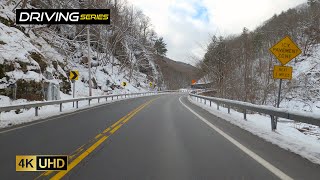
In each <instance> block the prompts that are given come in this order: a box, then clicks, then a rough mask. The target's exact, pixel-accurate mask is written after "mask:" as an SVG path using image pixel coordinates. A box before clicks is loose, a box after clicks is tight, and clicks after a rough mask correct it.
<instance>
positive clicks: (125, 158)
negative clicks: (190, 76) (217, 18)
mask: <svg viewBox="0 0 320 180" xmlns="http://www.w3.org/2000/svg"><path fill="white" fill-rule="evenodd" d="M183 104H184V105H183ZM199 115H200V116H201V117H199ZM0 148H1V153H0V160H1V161H0V168H1V170H0V172H1V173H0V179H34V178H37V177H38V178H39V179H48V178H61V177H62V178H64V179H139V180H140V179H280V178H283V179H290V178H293V179H320V166H319V165H316V164H313V163H311V162H309V161H308V160H305V159H303V158H302V157H300V156H298V155H295V154H293V153H290V152H288V151H285V150H283V149H281V148H279V147H277V146H275V145H273V144H271V143H268V142H266V141H264V140H262V139H261V138H259V137H256V136H254V135H252V134H251V133H249V132H246V131H244V130H242V129H240V128H238V127H236V126H234V125H232V124H230V123H228V122H226V121H224V120H221V119H219V118H216V117H215V116H213V115H211V114H210V113H208V112H206V111H205V110H203V109H201V108H199V107H197V106H195V105H193V104H191V103H190V102H188V100H187V98H186V96H185V95H181V94H172V95H161V96H151V97H141V98H136V99H129V100H124V101H119V102H115V103H112V104H107V105H103V106H99V107H95V108H94V109H90V110H86V111H83V112H77V113H74V114H69V115H66V116H63V117H59V118H55V119H52V120H50V121H46V122H43V123H38V124H34V125H30V126H27V127H22V128H19V129H13V130H10V131H5V132H1V131H0ZM76 150H78V151H76ZM23 154H26V155H33V154H35V155H36V154H43V155H54V154H65V155H72V156H70V161H69V170H68V171H61V172H44V173H41V172H15V156H16V155H23Z"/></svg>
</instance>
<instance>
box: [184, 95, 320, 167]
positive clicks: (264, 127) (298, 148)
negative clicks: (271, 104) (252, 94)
mask: <svg viewBox="0 0 320 180" xmlns="http://www.w3.org/2000/svg"><path fill="white" fill-rule="evenodd" d="M188 99H189V101H190V102H192V103H193V104H195V105H197V106H199V107H201V108H203V109H205V110H207V111H208V112H210V113H211V114H213V115H215V116H217V117H220V118H222V119H224V120H226V121H228V122H230V123H232V124H234V125H236V126H238V127H240V128H242V129H245V130H246V131H249V132H251V133H252V134H255V135H257V136H259V137H261V138H263V139H265V140H266V141H268V142H271V143H272V144H275V145H278V146H279V147H281V148H283V149H286V150H289V151H291V152H293V153H296V154H299V155H301V156H302V157H304V158H306V159H308V160H310V161H312V162H314V163H317V164H320V128H319V127H318V126H313V125H310V124H305V123H296V122H293V121H290V120H287V119H279V121H278V126H277V130H276V132H273V131H271V125H270V124H271V123H270V117H267V116H263V115H259V114H247V120H244V119H243V114H242V113H240V112H237V111H235V110H232V109H231V111H230V114H228V109H227V108H223V107H221V106H220V108H219V109H220V110H217V105H216V104H214V103H213V104H212V107H210V106H209V105H208V104H207V105H205V104H203V103H201V102H197V101H196V100H194V99H192V98H190V97H188ZM298 129H299V130H300V131H305V132H304V133H302V132H300V131H299V130H298Z"/></svg>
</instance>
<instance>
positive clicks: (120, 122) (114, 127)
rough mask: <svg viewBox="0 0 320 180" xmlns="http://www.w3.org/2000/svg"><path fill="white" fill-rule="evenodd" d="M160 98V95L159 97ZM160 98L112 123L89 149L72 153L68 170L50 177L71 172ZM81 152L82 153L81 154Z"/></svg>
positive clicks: (60, 176) (47, 173)
mask: <svg viewBox="0 0 320 180" xmlns="http://www.w3.org/2000/svg"><path fill="white" fill-rule="evenodd" d="M158 98H159V97H158ZM158 98H154V99H152V100H150V101H148V102H146V103H144V104H142V105H141V106H139V107H137V108H136V109H134V110H133V111H131V112H129V113H128V114H127V115H125V116H124V117H122V118H121V119H119V120H118V121H117V122H115V123H114V124H112V125H111V126H110V127H108V128H106V129H105V130H104V131H103V132H102V133H100V134H98V135H96V136H95V138H94V139H93V140H92V141H90V142H91V144H92V142H93V144H92V145H91V146H89V147H88V148H87V149H84V146H85V145H83V146H81V147H80V148H78V149H77V150H76V151H75V153H73V154H74V155H70V156H69V158H71V159H73V160H72V161H71V163H69V165H68V170H66V171H58V173H57V174H55V175H53V176H52V177H51V178H50V179H61V178H62V177H63V176H65V175H66V174H67V173H68V172H70V171H71V170H72V169H73V168H74V167H76V166H77V165H78V164H79V163H80V162H81V161H82V160H84V159H85V158H86V157H87V156H88V155H89V154H90V153H92V152H93V151H94V150H95V149H96V148H97V147H99V146H100V145H101V144H102V143H103V142H104V141H105V140H107V139H108V138H109V137H110V136H111V135H112V134H114V133H115V132H116V131H117V130H118V129H120V128H121V126H122V125H124V124H125V123H126V122H128V121H129V120H130V119H131V118H132V117H133V116H134V115H136V114H137V113H138V112H139V111H141V110H142V109H143V108H145V107H146V106H148V105H149V104H150V103H152V102H153V101H155V100H156V99H158ZM80 153H81V154H80ZM77 154H80V155H79V156H77V157H75V156H76V155H77ZM53 172H54V171H46V172H44V173H43V174H41V175H40V176H39V177H37V178H36V179H38V178H41V177H45V176H47V177H48V176H49V175H51V174H52V173H53Z"/></svg>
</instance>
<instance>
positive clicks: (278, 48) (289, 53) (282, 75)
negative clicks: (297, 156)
mask: <svg viewBox="0 0 320 180" xmlns="http://www.w3.org/2000/svg"><path fill="white" fill-rule="evenodd" d="M269 50H270V51H271V53H272V54H273V55H275V56H276V58H277V59H278V60H279V61H280V63H281V65H282V66H274V69H273V78H274V79H280V81H279V91H278V100H277V104H276V107H277V108H279V105H280V98H281V86H282V80H283V79H288V80H291V79H292V67H289V66H285V65H286V64H287V63H288V62H290V61H291V60H292V59H293V58H295V57H297V56H298V55H299V54H301V50H300V49H299V47H298V46H297V45H296V44H295V43H294V42H293V41H292V40H291V38H290V37H289V36H286V37H285V38H283V39H282V40H281V41H279V42H278V43H277V44H275V45H274V46H272V47H271V48H270V49H269ZM277 121H278V118H277V117H276V118H274V117H273V116H271V127H272V130H273V131H274V130H276V129H277Z"/></svg>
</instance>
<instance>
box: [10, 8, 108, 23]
mask: <svg viewBox="0 0 320 180" xmlns="http://www.w3.org/2000/svg"><path fill="white" fill-rule="evenodd" d="M16 23H17V24H110V9H17V10H16Z"/></svg>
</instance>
